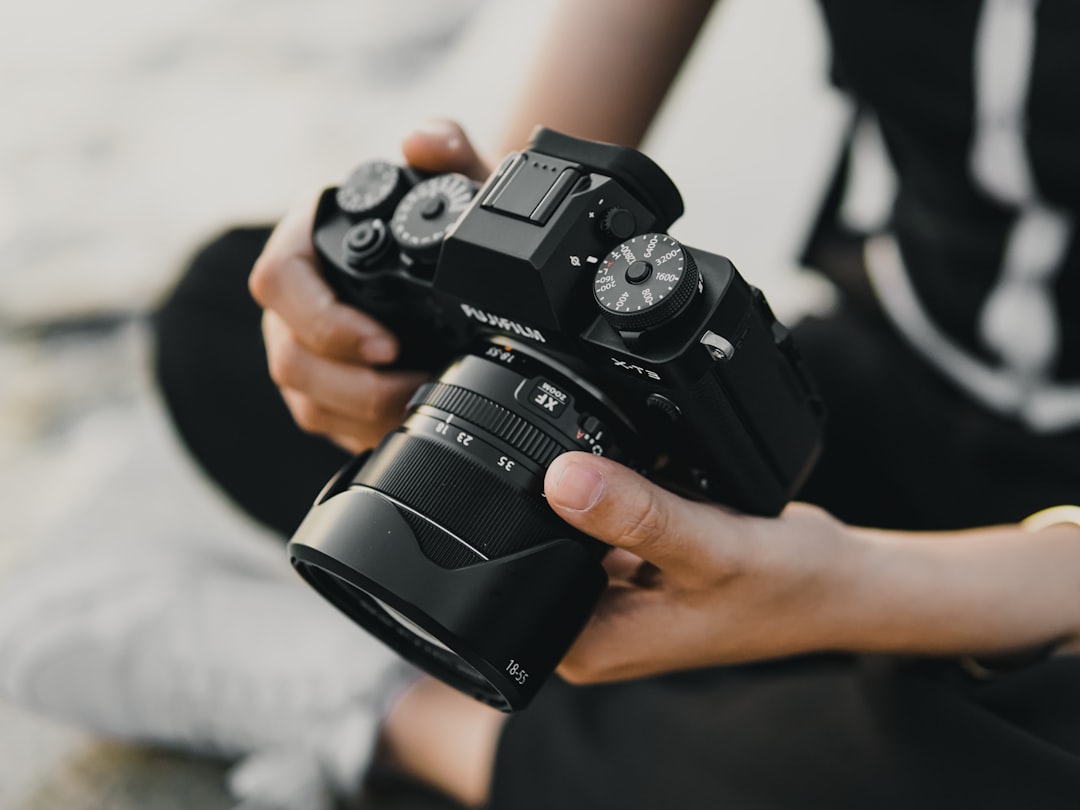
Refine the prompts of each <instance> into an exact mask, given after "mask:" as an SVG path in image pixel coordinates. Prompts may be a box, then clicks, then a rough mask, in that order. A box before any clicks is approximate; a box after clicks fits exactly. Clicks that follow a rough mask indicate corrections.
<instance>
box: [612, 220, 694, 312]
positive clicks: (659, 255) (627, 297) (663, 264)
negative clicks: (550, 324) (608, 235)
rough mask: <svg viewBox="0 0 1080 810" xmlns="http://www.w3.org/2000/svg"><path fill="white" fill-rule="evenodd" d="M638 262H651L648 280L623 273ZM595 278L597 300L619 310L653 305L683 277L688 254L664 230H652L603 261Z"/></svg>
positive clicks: (631, 309) (630, 241)
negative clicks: (633, 279) (638, 280)
mask: <svg viewBox="0 0 1080 810" xmlns="http://www.w3.org/2000/svg"><path fill="white" fill-rule="evenodd" d="M638 262H647V263H648V265H650V268H649V271H648V274H647V276H646V278H645V281H646V282H647V283H644V284H640V285H639V284H638V283H628V281H629V280H628V279H624V278H623V275H624V274H625V273H626V272H627V271H628V270H629V269H630V268H631V267H632V266H634V265H636V264H637V263H638ZM603 267H604V270H606V272H601V273H598V274H597V276H596V280H595V282H594V290H595V292H596V300H597V301H599V302H600V304H601V305H603V306H604V307H605V308H606V309H609V310H613V311H615V312H633V311H636V310H640V309H642V308H643V307H651V306H652V305H653V304H655V303H656V302H658V301H660V300H661V299H663V298H664V296H666V295H668V293H670V292H671V291H672V290H673V289H675V286H676V285H677V284H678V282H679V279H681V278H682V274H683V270H684V268H685V258H684V255H683V251H682V248H681V246H680V245H679V244H678V243H677V242H675V240H673V239H672V238H671V237H669V236H666V235H664V234H658V233H650V234H644V235H642V236H636V237H634V238H633V239H631V240H629V241H627V242H623V243H622V244H621V245H619V247H618V248H616V249H615V250H614V251H613V252H612V253H611V254H609V255H608V257H607V259H606V260H605V261H604V264H603Z"/></svg>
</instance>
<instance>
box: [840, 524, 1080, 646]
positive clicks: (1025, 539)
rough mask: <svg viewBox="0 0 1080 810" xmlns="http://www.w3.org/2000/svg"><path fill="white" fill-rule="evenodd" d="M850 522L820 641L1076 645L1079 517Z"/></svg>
mask: <svg viewBox="0 0 1080 810" xmlns="http://www.w3.org/2000/svg"><path fill="white" fill-rule="evenodd" d="M851 532H852V535H853V539H854V541H855V543H856V544H857V546H858V547H859V549H860V551H859V552H858V553H857V554H856V555H855V557H854V558H853V560H854V562H853V564H852V565H850V566H847V567H846V570H845V571H844V572H843V573H842V574H841V577H842V579H844V580H845V583H844V585H843V586H842V587H841V588H840V591H839V592H841V593H845V594H847V596H846V597H845V598H844V600H843V601H845V602H846V603H847V604H846V605H843V606H842V607H840V608H839V610H838V611H837V613H836V614H834V615H833V619H832V622H831V625H832V626H831V631H832V632H834V633H835V638H834V639H832V640H831V641H829V642H826V646H831V647H836V648H840V649H848V650H856V651H862V652H883V653H899V654H908V653H910V654H929V655H935V654H940V655H978V656H994V655H1004V654H1009V653H1015V652H1018V651H1024V650H1033V649H1037V648H1040V647H1043V646H1045V645H1048V644H1057V645H1059V646H1058V649H1060V650H1071V649H1077V648H1078V647H1080V645H1078V643H1077V642H1078V639H1080V527H1076V526H1072V525H1059V526H1051V527H1049V528H1046V529H1043V530H1041V531H1035V532H1032V531H1028V530H1026V529H1025V528H1023V527H1021V526H1002V527H990V528H981V529H972V530H969V531H963V532H943V533H918V534H916V533H903V532H887V531H877V530H868V529H852V530H851ZM841 614H842V615H841Z"/></svg>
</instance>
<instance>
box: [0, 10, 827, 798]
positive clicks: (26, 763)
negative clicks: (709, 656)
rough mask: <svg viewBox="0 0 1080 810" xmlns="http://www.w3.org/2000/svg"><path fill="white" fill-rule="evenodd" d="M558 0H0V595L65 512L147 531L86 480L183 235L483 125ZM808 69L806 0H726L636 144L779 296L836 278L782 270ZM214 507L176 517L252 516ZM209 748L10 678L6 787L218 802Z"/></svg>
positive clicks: (802, 218)
mask: <svg viewBox="0 0 1080 810" xmlns="http://www.w3.org/2000/svg"><path fill="white" fill-rule="evenodd" d="M548 5H550V0H543V1H542V2H537V1H536V0H533V2H529V3H525V2H524V0H502V2H499V3H495V2H487V3H484V2H482V0H366V2H364V3H341V2H330V0H308V2H304V3H301V2H297V1H296V0H273V1H272V2H268V1H267V0H189V2H186V3H169V4H165V3H139V2H135V1H134V0H102V2H97V3H92V4H87V3H79V2H76V0H38V2H35V3H19V4H16V3H8V4H6V5H4V6H3V7H0V76H2V77H3V84H2V86H3V88H4V89H3V99H4V105H3V108H4V115H3V119H4V123H3V125H2V126H0V595H2V593H3V588H4V582H3V577H4V572H5V570H6V569H7V570H10V567H11V565H12V561H13V560H15V559H17V558H20V557H25V556H26V555H33V554H34V553H35V549H36V548H40V547H42V545H44V544H45V543H46V541H47V540H48V538H49V536H50V533H55V532H56V531H58V529H57V526H58V525H61V523H62V521H59V520H58V519H57V517H58V515H60V514H65V513H66V514H70V512H71V511H72V510H74V509H76V508H80V509H89V510H90V512H92V513H93V516H94V519H96V520H106V521H107V520H116V521H125V522H128V523H130V522H132V521H137V523H136V524H135V525H137V526H139V527H144V529H143V530H144V531H145V532H147V533H152V532H155V531H156V530H157V524H156V523H155V521H156V520H157V516H156V515H155V514H154V513H153V511H152V510H146V509H143V510H140V508H139V507H138V505H137V504H136V505H132V504H130V503H125V502H124V499H123V498H122V497H120V496H121V492H119V491H117V490H123V489H124V486H123V485H121V486H120V487H117V488H115V489H114V490H112V491H109V492H101V491H99V490H100V488H101V485H100V480H101V476H100V471H101V469H102V466H103V465H105V464H107V460H108V459H109V458H110V457H111V455H110V454H113V453H115V452H116V451H117V448H123V447H125V446H128V445H130V444H131V443H132V442H136V441H138V440H139V436H138V433H137V432H136V433H135V434H133V433H132V431H131V430H130V425H131V424H132V420H133V419H140V418H149V419H151V420H152V419H154V418H158V419H160V414H158V415H157V417H154V416H153V412H155V410H156V408H157V405H156V403H155V401H154V399H153V393H152V390H151V386H150V383H149V376H148V374H147V359H146V358H147V335H146V330H145V326H144V323H143V318H144V316H145V315H146V313H147V312H148V311H149V310H150V309H151V308H152V307H153V305H154V304H155V302H156V301H158V300H159V299H160V298H161V296H163V295H164V294H165V293H166V291H167V290H168V289H169V286H170V284H171V283H172V282H173V280H174V278H175V275H176V273H177V271H178V270H179V268H180V267H181V266H182V265H183V261H184V258H185V257H186V256H187V255H188V254H189V252H190V251H191V250H192V249H193V248H194V247H195V246H196V245H197V244H198V243H199V242H200V241H201V240H203V239H205V238H207V237H208V236H210V235H211V234H213V233H214V232H215V231H217V230H218V229H220V228H222V227H224V226H226V225H227V224H231V223H240V222H258V221H269V220H272V219H274V218H275V217H277V216H278V215H279V214H280V213H281V212H282V211H283V210H284V208H285V207H286V206H287V204H288V203H289V201H290V200H291V199H294V198H295V197H296V196H297V195H298V194H299V193H300V192H301V191H302V190H304V189H307V188H310V187H314V186H317V185H324V184H326V183H329V182H333V181H335V180H336V179H338V178H340V177H341V176H342V175H343V174H344V173H345V172H346V171H347V170H348V168H349V167H350V166H351V164H352V163H354V162H355V161H357V160H358V159H360V158H362V157H367V156H375V155H382V156H389V157H393V156H394V155H395V154H396V142H397V139H398V137H399V135H400V134H401V133H402V132H404V131H406V129H407V127H408V126H410V125H411V124H413V123H416V122H418V121H421V120H423V119H424V118H426V117H429V116H432V115H455V116H457V117H460V118H461V119H462V120H463V121H464V122H465V123H466V125H467V126H468V128H469V129H470V130H471V131H472V132H473V133H474V134H475V136H476V138H477V139H478V140H479V142H480V143H482V144H483V143H491V142H493V141H494V140H495V139H496V133H497V131H498V125H499V121H500V119H501V115H502V112H503V109H504V108H505V106H506V105H507V103H508V99H509V98H510V97H511V96H512V93H513V88H514V87H515V86H516V82H517V81H518V79H519V77H520V75H521V73H522V72H523V70H524V64H525V60H524V59H523V58H522V57H523V54H526V53H527V52H528V50H529V48H530V47H531V45H532V44H533V42H534V41H535V38H536V34H537V30H538V29H539V25H538V22H537V21H538V20H542V18H543V16H544V11H545V9H546V7H547V6H548ZM508 32H512V35H508ZM492 64H498V65H499V67H500V69H499V70H491V69H490V65H492ZM823 76H824V55H823V48H822V43H821V39H820V32H819V21H818V20H817V18H816V16H815V9H814V8H813V4H812V3H810V2H808V0H753V1H751V0H728V2H726V3H724V4H722V8H721V10H720V11H719V12H718V13H717V14H715V15H714V19H713V20H712V22H711V24H710V28H709V30H708V31H707V32H706V35H705V37H704V40H703V42H702V45H701V47H700V48H699V49H698V50H697V52H696V53H695V54H694V56H693V58H692V60H691V63H690V65H689V66H688V68H687V71H686V74H685V76H684V78H683V80H682V82H681V83H680V85H679V87H678V88H677V89H676V91H675V92H674V94H673V96H672V98H671V100H670V103H669V104H668V106H667V107H666V108H665V110H664V113H663V117H662V119H661V121H660V122H659V123H658V125H657V127H656V129H655V131H654V132H653V134H652V136H651V139H650V142H649V145H648V151H649V152H650V154H651V155H652V156H653V157H654V158H655V159H656V160H657V161H658V162H659V163H660V165H661V166H663V167H665V169H667V171H668V172H669V174H670V175H671V176H672V177H673V179H674V180H675V181H676V183H677V184H678V185H679V186H680V188H681V189H682V191H683V194H684V197H685V199H686V204H687V215H686V216H685V218H684V220H683V221H682V222H681V223H680V224H679V225H678V226H677V228H676V229H675V230H674V233H675V235H676V236H677V237H679V238H682V239H683V240H684V241H686V242H687V243H689V244H691V245H698V246H701V247H703V248H706V249H709V250H712V251H715V252H722V253H725V254H727V255H729V256H731V257H732V258H733V259H734V260H735V262H736V264H737V265H738V266H739V267H740V268H741V269H742V270H743V272H744V274H746V275H747V276H748V277H750V278H751V279H752V280H753V281H754V282H755V283H757V284H758V285H760V286H762V287H764V289H765V290H766V293H767V294H768V295H769V296H770V298H771V299H772V300H773V302H774V304H775V305H776V308H777V309H778V310H779V311H781V312H787V313H794V312H796V311H798V310H799V309H800V308H801V307H802V306H803V305H804V303H805V301H807V300H811V301H816V302H821V301H823V300H825V298H826V297H827V296H824V295H823V293H822V291H821V289H820V288H819V287H817V286H816V285H815V284H814V283H813V282H811V281H807V280H806V279H804V278H802V277H799V276H796V275H795V274H794V273H793V272H792V271H793V266H794V265H793V257H794V256H795V255H796V254H797V252H798V247H799V244H800V240H801V239H802V237H803V234H804V232H805V228H806V224H807V221H808V217H809V216H810V214H811V213H812V211H813V206H814V201H815V200H816V198H817V195H818V193H819V191H820V188H821V186H822V183H823V180H824V178H825V175H826V173H827V171H828V163H829V159H830V157H831V154H832V151H833V149H834V144H835V141H836V137H837V134H838V131H839V129H840V127H841V126H842V122H843V119H844V115H845V112H844V107H843V104H842V103H841V102H840V101H839V100H838V99H837V98H835V97H834V96H833V95H832V94H831V93H830V92H829V91H828V90H827V89H825V87H824V82H823ZM148 414H149V416H148ZM140 415H141V416H140ZM156 447H157V449H156V450H155V451H154V452H158V453H165V454H168V453H173V452H176V451H175V449H170V445H168V443H167V442H164V441H162V442H160V443H159V444H158V445H156ZM172 469H173V471H174V474H175V475H176V476H179V477H183V476H185V475H188V476H194V475H195V474H194V472H193V471H191V470H190V469H189V468H188V467H186V466H185V462H184V461H183V459H181V458H179V457H177V458H176V459H175V460H174V461H173V462H172ZM121 483H122V484H123V482H121ZM131 483H132V484H133V485H134V484H135V483H136V482H135V481H132V482H131ZM168 483H169V482H164V481H163V482H162V483H161V486H167V485H168ZM88 504H89V506H88ZM205 507H206V508H205V509H196V510H191V511H190V512H189V514H188V519H190V521H191V522H192V525H191V529H192V531H203V530H206V529H207V526H208V525H209V526H212V527H213V529H214V530H215V531H222V532H229V531H238V532H240V531H251V527H250V526H245V525H243V521H242V520H241V519H240V518H238V517H237V516H235V515H230V514H226V513H225V511H224V510H222V509H221V508H220V507H219V506H214V505H212V504H211V503H210V502H209V500H208V501H207V503H206V504H205ZM215 510H216V511H215ZM284 564H285V563H284V560H283V565H284ZM0 601H2V600H0ZM0 677H3V674H2V673H0ZM221 773H222V766H221V765H220V764H217V763H212V762H206V761H201V760H198V759H192V758H189V757H184V756H180V755H175V754H168V753H165V752H155V751H146V750H142V749H138V748H132V747H125V746H121V745H118V744H116V743H109V742H105V741H102V740H100V739H98V738H96V737H94V736H93V735H90V734H88V733H86V732H83V731H80V730H79V729H77V728H75V727H74V726H72V725H68V724H66V723H64V722H63V720H62V719H59V720H46V719H44V718H41V717H38V716H36V715H32V714H30V713H27V712H26V711H25V710H24V709H22V708H20V707H17V706H13V705H8V704H5V703H3V702H0V810H31V808H33V809H34V810H37V808H54V807H65V808H68V809H69V810H82V809H83V808H85V809H86V810H89V808H111V809H113V810H115V809H116V808H128V807H131V808H134V807H140V808H158V809H159V810H163V809H164V808H173V807H176V808H180V807H199V808H215V807H227V806H229V802H228V798H227V796H226V794H225V792H224V790H223V788H222V785H221Z"/></svg>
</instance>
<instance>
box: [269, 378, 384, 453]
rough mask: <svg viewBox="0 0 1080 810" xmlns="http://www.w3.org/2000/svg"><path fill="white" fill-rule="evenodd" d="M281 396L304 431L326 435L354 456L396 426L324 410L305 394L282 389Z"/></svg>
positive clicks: (372, 445)
mask: <svg viewBox="0 0 1080 810" xmlns="http://www.w3.org/2000/svg"><path fill="white" fill-rule="evenodd" d="M281 396H282V399H284V400H285V404H286V405H287V406H288V408H289V413H291V414H292V417H293V421H295V422H296V424H297V426H298V427H299V428H300V429H301V430H304V431H306V432H307V433H314V434H315V435H318V436H325V437H327V438H328V439H330V440H331V441H333V442H334V443H335V444H337V445H340V446H341V447H344V448H345V449H346V450H349V451H350V452H353V453H359V452H362V451H363V450H367V449H368V448H371V447H374V446H375V445H376V444H378V442H379V440H380V439H381V438H382V437H383V436H385V435H386V433H388V432H389V431H390V430H391V429H392V427H393V425H389V426H383V425H376V424H373V423H371V422H360V421H357V420H355V419H351V418H349V417H347V416H343V415H342V414H339V413H334V412H333V411H329V410H327V409H326V408H323V407H321V406H320V405H319V404H318V403H317V402H315V401H314V400H313V399H312V398H311V397H309V396H308V395H307V394H305V393H304V392H303V391H296V390H294V389H292V388H282V389H281Z"/></svg>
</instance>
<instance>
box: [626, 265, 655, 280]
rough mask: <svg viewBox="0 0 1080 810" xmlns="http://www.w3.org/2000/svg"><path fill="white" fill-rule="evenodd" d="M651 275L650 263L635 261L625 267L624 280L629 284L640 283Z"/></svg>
mask: <svg viewBox="0 0 1080 810" xmlns="http://www.w3.org/2000/svg"><path fill="white" fill-rule="evenodd" d="M651 275H652V265H651V264H649V263H648V262H643V261H636V262H634V263H633V264H632V265H630V266H629V267H627V268H626V280H627V281H629V282H630V283H631V284H641V283H643V282H644V281H645V280H646V279H648V278H649V276H651Z"/></svg>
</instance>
